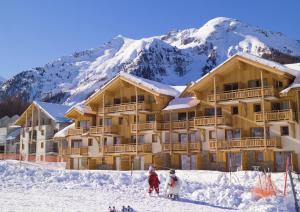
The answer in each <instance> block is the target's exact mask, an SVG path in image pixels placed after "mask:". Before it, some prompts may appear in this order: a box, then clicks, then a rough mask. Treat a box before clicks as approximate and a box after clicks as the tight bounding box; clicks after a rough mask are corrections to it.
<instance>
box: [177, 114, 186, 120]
mask: <svg viewBox="0 0 300 212" xmlns="http://www.w3.org/2000/svg"><path fill="white" fill-rule="evenodd" d="M178 120H186V113H178Z"/></svg>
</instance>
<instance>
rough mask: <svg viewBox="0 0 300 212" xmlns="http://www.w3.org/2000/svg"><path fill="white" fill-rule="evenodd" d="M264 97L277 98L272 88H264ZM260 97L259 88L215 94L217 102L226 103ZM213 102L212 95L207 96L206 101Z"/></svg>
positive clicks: (275, 91)
mask: <svg viewBox="0 0 300 212" xmlns="http://www.w3.org/2000/svg"><path fill="white" fill-rule="evenodd" d="M264 96H265V97H268V96H277V90H276V89H275V88H273V87H271V88H268V87H265V88H264ZM258 97H261V88H259V87H258V88H246V89H239V90H233V91H226V92H225V91H224V92H221V93H217V94H216V99H217V101H228V100H237V99H247V98H258ZM214 100H215V98H214V95H213V94H211V95H208V101H210V102H213V101H214Z"/></svg>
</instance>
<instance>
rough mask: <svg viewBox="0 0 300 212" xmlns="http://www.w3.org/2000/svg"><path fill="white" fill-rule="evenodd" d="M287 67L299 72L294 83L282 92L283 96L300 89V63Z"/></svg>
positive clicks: (287, 65)
mask: <svg viewBox="0 0 300 212" xmlns="http://www.w3.org/2000/svg"><path fill="white" fill-rule="evenodd" d="M285 66H286V67H288V68H290V69H293V70H295V71H297V75H296V79H295V80H294V82H293V83H292V84H291V85H290V86H289V87H287V88H286V89H284V90H282V91H281V92H280V93H283V94H285V93H288V92H289V91H290V90H291V89H293V88H300V63H292V64H285Z"/></svg>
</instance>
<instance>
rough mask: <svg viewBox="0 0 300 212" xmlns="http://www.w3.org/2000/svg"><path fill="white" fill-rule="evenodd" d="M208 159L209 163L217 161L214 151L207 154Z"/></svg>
mask: <svg viewBox="0 0 300 212" xmlns="http://www.w3.org/2000/svg"><path fill="white" fill-rule="evenodd" d="M209 160H210V162H211V163H215V162H217V154H216V153H211V154H209Z"/></svg>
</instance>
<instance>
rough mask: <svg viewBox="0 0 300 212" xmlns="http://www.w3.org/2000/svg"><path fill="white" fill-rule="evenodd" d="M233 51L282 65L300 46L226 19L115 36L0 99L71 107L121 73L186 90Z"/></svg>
mask: <svg viewBox="0 0 300 212" xmlns="http://www.w3.org/2000/svg"><path fill="white" fill-rule="evenodd" d="M238 51H242V52H248V53H252V54H254V55H258V56H261V57H265V58H271V59H273V60H276V61H279V62H282V63H295V62H298V61H300V57H299V56H300V41H297V40H292V39H289V38H287V37H286V36H284V35H283V34H282V33H278V32H271V31H268V30H264V29H262V28H258V27H253V26H250V25H248V24H245V23H242V22H240V21H237V20H234V19H231V18H223V17H219V18H215V19H212V20H210V21H208V22H207V23H206V24H205V25H203V26H202V27H200V28H193V29H186V30H179V31H171V32H169V33H167V34H166V35H161V36H154V37H150V38H142V39H138V40H134V39H130V38H126V37H123V36H117V37H115V38H113V39H112V40H111V41H109V42H107V43H105V44H104V45H102V46H101V47H99V48H95V49H90V50H86V51H81V52H75V53H74V54H73V55H70V56H64V57H61V58H59V59H57V60H55V61H53V62H50V63H48V64H46V65H45V66H43V67H37V68H34V69H32V70H28V71H24V72H21V73H20V74H17V75H16V76H14V77H13V78H11V79H9V80H8V81H6V82H5V83H4V84H3V85H2V86H0V98H1V97H5V96H8V95H20V96H22V97H26V98H27V99H28V100H32V99H39V100H46V101H52V102H60V103H62V102H65V103H68V104H73V103H75V102H78V101H81V100H83V99H85V98H86V97H87V96H88V95H90V94H91V93H92V92H93V91H94V90H95V89H97V88H99V87H100V86H101V85H102V84H104V83H105V82H107V81H108V80H109V79H111V78H112V77H113V76H115V75H116V74H117V73H118V72H120V71H126V72H130V73H133V74H135V75H138V76H141V77H144V78H148V79H153V80H157V81H163V82H165V83H169V84H173V85H174V84H176V85H177V84H179V85H182V84H185V83H188V82H189V81H192V80H196V79H197V78H199V77H200V76H201V75H203V74H205V73H207V72H208V71H210V70H211V69H212V68H213V67H215V66H216V65H218V64H220V63H221V62H223V61H224V60H225V59H227V58H228V57H230V56H232V55H233V54H235V53H236V52H238Z"/></svg>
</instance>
